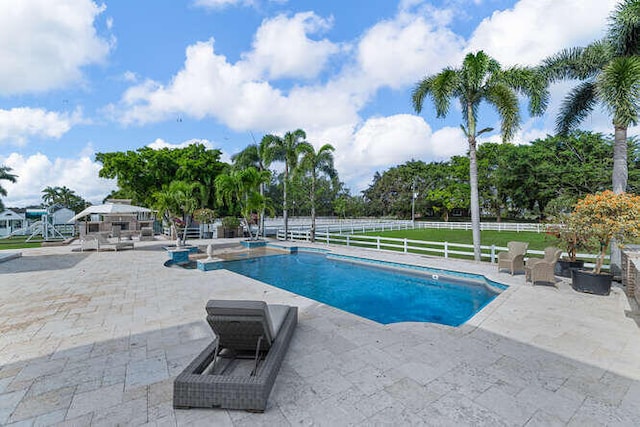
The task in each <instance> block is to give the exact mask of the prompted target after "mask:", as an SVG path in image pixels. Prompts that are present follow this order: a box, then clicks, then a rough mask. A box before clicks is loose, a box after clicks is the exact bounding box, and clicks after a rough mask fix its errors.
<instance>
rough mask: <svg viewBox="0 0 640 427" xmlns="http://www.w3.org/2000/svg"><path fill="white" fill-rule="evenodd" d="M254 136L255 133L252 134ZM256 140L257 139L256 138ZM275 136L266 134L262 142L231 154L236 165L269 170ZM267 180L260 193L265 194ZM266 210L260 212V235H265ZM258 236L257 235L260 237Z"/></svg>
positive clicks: (261, 184)
mask: <svg viewBox="0 0 640 427" xmlns="http://www.w3.org/2000/svg"><path fill="white" fill-rule="evenodd" d="M251 137H253V134H251ZM254 142H255V140H254ZM274 150H275V147H274V144H273V136H272V135H265V136H264V137H262V140H260V144H255V143H254V144H251V145H249V146H247V147H246V148H245V149H244V150H242V151H240V152H239V153H237V154H234V155H233V156H231V160H232V161H233V163H234V166H236V167H238V168H247V167H250V166H253V167H255V168H256V169H257V170H258V171H259V172H262V171H267V170H268V169H269V166H270V165H271V162H272V161H273V158H274V154H275V153H274ZM265 185H266V182H261V183H260V195H261V196H264V192H265ZM264 214H265V212H264V210H263V211H261V212H260V225H259V227H258V236H260V235H263V236H264ZM258 236H256V237H258Z"/></svg>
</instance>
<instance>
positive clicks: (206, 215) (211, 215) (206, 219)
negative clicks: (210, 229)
mask: <svg viewBox="0 0 640 427" xmlns="http://www.w3.org/2000/svg"><path fill="white" fill-rule="evenodd" d="M193 218H195V220H196V221H198V222H200V223H203V224H211V223H213V221H215V219H216V211H214V210H213V209H208V208H201V209H196V211H195V212H194V213H193Z"/></svg>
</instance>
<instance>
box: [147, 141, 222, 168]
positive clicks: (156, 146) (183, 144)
mask: <svg viewBox="0 0 640 427" xmlns="http://www.w3.org/2000/svg"><path fill="white" fill-rule="evenodd" d="M192 144H200V145H204V147H205V148H206V149H208V150H213V149H214V148H216V146H217V145H218V144H214V143H212V142H211V141H209V140H208V139H197V138H194V139H188V140H186V141H184V142H181V143H178V144H171V143H170V142H167V141H165V140H164V139H162V138H156V140H155V141H153V142H152V143H151V144H147V147H149V148H152V149H154V150H162V149H163V148H168V149H170V150H173V149H176V148H185V147H188V146H189V145H192ZM218 148H219V147H218ZM220 161H221V162H225V163H231V157H230V156H229V154H227V153H226V152H224V151H223V152H222V155H221V156H220Z"/></svg>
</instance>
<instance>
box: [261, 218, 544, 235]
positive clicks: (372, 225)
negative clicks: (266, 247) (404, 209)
mask: <svg viewBox="0 0 640 427" xmlns="http://www.w3.org/2000/svg"><path fill="white" fill-rule="evenodd" d="M265 228H266V229H267V230H270V232H268V233H267V234H268V235H277V233H279V232H280V230H281V229H282V228H283V226H282V223H275V222H274V223H271V224H267V225H265ZM310 228H311V221H308V222H297V223H295V224H289V230H297V231H304V230H308V229H310ZM273 229H275V230H276V231H273ZM412 229H436V230H471V223H470V222H437V221H431V222H427V221H416V222H412V221H408V220H377V221H372V220H354V221H344V220H341V221H326V222H325V221H318V222H317V223H316V230H322V231H324V232H325V233H329V232H338V233H341V234H344V233H351V234H354V233H366V232H371V231H393V230H412ZM546 229H547V225H546V224H535V223H511V222H508V223H507V222H504V223H503V222H481V223H480V230H482V231H484V230H489V231H515V232H518V233H519V232H533V233H544V232H545V231H546Z"/></svg>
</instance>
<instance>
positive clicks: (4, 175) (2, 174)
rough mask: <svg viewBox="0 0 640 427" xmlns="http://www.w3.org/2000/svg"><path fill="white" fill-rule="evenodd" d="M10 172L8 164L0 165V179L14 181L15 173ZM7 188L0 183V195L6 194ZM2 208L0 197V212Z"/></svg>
mask: <svg viewBox="0 0 640 427" xmlns="http://www.w3.org/2000/svg"><path fill="white" fill-rule="evenodd" d="M9 172H11V168H10V167H9V166H0V181H9V182H16V178H17V177H18V176H17V175H14V174H12V173H9ZM6 195H7V190H6V189H5V188H4V187H3V186H2V185H0V196H6ZM3 210H4V204H3V203H2V199H0V212H2V211H3Z"/></svg>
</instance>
